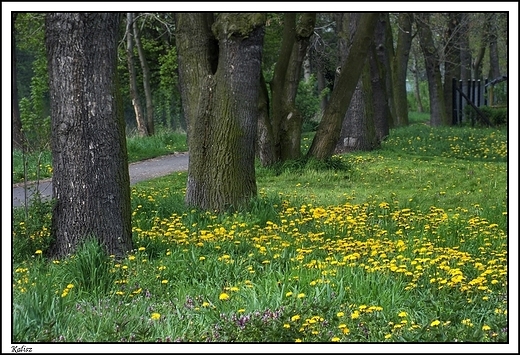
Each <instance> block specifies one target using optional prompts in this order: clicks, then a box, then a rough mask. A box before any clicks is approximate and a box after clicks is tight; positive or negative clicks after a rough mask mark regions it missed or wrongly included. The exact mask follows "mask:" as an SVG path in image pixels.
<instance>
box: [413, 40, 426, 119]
mask: <svg viewBox="0 0 520 355" xmlns="http://www.w3.org/2000/svg"><path fill="white" fill-rule="evenodd" d="M412 54H413V66H412V69H411V72H412V73H413V82H414V85H413V88H414V90H413V93H414V97H415V102H417V112H419V113H423V112H424V107H423V104H422V98H421V86H420V78H419V67H418V64H417V63H418V62H419V54H418V53H417V50H416V48H415V47H412Z"/></svg>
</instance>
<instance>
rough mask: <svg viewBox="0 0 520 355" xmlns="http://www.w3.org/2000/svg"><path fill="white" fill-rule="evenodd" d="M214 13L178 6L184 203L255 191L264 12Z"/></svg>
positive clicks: (225, 204) (231, 198) (238, 199)
mask: <svg viewBox="0 0 520 355" xmlns="http://www.w3.org/2000/svg"><path fill="white" fill-rule="evenodd" d="M211 21H212V18H211V16H210V15H208V14H206V13H191V14H188V13H179V14H176V28H177V47H178V51H179V78H180V84H181V88H182V94H183V106H184V113H185V117H186V120H187V121H188V143H189V153H190V161H189V166H188V183H187V189H186V203H187V205H189V206H194V207H197V208H201V209H204V210H214V211H224V210H226V209H229V208H239V207H241V206H243V205H245V204H247V203H248V202H249V200H250V199H251V197H253V196H255V195H256V193H257V190H256V179H255V168H254V161H255V138H256V130H257V119H258V96H259V83H260V73H261V60H262V42H263V33H264V32H263V25H264V22H265V15H263V14H244V13H240V14H219V15H218V16H217V18H216V21H215V23H213V24H212V23H211ZM210 28H211V29H212V30H213V33H214V35H213V33H212V32H210ZM215 39H216V40H217V41H218V51H217V47H216V46H215V44H216V42H215ZM217 53H218V56H215V55H216V54H217ZM215 58H218V61H215Z"/></svg>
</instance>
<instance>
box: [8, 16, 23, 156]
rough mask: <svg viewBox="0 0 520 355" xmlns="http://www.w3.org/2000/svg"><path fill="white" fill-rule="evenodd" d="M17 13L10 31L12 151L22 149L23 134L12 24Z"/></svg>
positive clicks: (12, 18) (14, 36)
mask: <svg viewBox="0 0 520 355" xmlns="http://www.w3.org/2000/svg"><path fill="white" fill-rule="evenodd" d="M17 15H18V13H17V12H12V13H11V21H12V30H11V46H12V48H11V63H12V67H11V69H12V75H11V90H12V91H11V96H12V100H13V101H12V104H13V112H12V114H13V115H12V121H11V125H12V133H13V134H12V147H13V149H22V147H23V134H22V120H21V118H20V105H19V102H18V83H17V80H16V35H15V33H16V32H15V29H14V24H15V22H16V17H17Z"/></svg>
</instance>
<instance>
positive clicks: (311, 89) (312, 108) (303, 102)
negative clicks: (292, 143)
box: [296, 75, 322, 132]
mask: <svg viewBox="0 0 520 355" xmlns="http://www.w3.org/2000/svg"><path fill="white" fill-rule="evenodd" d="M321 98H322V96H321V95H318V93H317V79H316V76H315V75H311V77H310V78H309V80H307V81H306V80H302V81H300V84H299V85H298V93H297V95H296V108H298V110H299V111H300V113H301V115H302V117H303V131H304V132H308V131H315V130H316V127H317V126H318V123H319V120H318V119H317V116H319V114H320V110H321V107H320V102H321Z"/></svg>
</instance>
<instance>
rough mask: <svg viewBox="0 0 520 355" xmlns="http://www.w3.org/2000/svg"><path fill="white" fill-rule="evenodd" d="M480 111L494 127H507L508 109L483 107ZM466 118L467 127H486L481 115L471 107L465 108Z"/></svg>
mask: <svg viewBox="0 0 520 355" xmlns="http://www.w3.org/2000/svg"><path fill="white" fill-rule="evenodd" d="M479 110H480V111H481V112H482V113H483V114H484V116H486V118H487V119H488V120H489V121H490V122H491V124H493V125H494V126H504V125H507V107H491V106H481V107H479ZM464 117H465V122H464V123H465V124H466V125H469V124H471V125H475V123H478V124H479V125H480V126H485V125H486V123H485V122H484V121H483V120H482V118H481V117H480V115H478V114H477V112H476V111H475V109H474V108H473V107H471V106H470V105H467V106H466V107H464Z"/></svg>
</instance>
